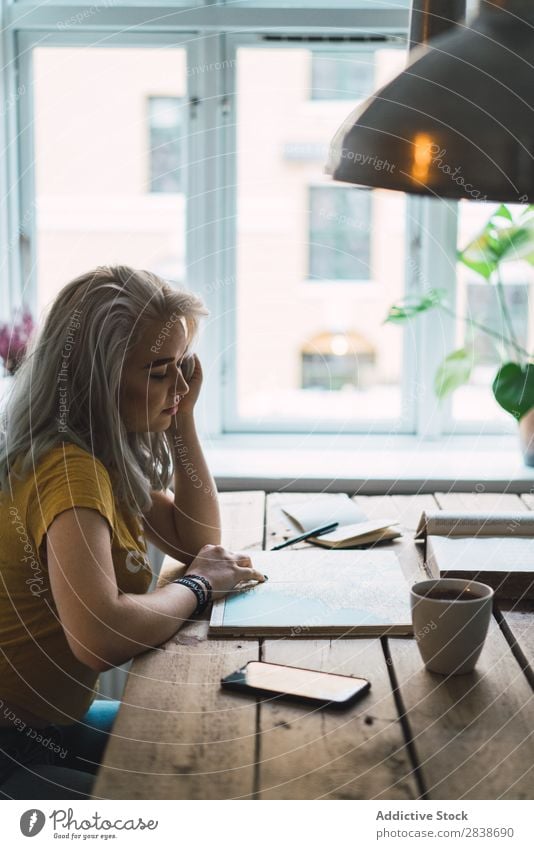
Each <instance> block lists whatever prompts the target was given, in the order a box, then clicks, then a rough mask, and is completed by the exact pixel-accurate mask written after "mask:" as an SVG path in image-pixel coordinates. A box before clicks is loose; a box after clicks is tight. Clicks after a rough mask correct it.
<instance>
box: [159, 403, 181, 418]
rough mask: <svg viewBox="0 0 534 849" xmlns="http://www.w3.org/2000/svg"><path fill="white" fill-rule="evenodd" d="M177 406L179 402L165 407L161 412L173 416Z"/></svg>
mask: <svg viewBox="0 0 534 849" xmlns="http://www.w3.org/2000/svg"><path fill="white" fill-rule="evenodd" d="M179 406H180V402H178V404H175V405H174V407H167V409H166V410H163V412H164V413H167V415H169V416H174V414H175V413H176V411H177V409H178V407H179Z"/></svg>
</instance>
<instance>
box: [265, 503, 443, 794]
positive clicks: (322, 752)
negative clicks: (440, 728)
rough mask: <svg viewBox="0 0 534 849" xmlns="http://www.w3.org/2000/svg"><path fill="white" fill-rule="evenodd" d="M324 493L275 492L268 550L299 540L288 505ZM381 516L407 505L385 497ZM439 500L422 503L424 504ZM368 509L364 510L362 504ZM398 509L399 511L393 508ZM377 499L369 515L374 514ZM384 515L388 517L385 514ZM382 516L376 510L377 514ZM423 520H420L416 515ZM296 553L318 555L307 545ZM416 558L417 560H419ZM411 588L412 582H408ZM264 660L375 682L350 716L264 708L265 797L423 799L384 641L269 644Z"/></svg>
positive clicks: (411, 570) (412, 569)
mask: <svg viewBox="0 0 534 849" xmlns="http://www.w3.org/2000/svg"><path fill="white" fill-rule="evenodd" d="M312 497H324V496H323V495H315V494H313V495H311V494H309V493H306V494H301V493H286V494H283V493H273V494H272V495H269V496H268V499H267V534H266V539H267V540H268V547H269V548H270V547H272V545H275V544H276V543H277V542H281V541H282V540H283V539H284V538H287V537H289V536H292V535H294V530H293V529H292V527H291V524H290V523H289V522H288V520H287V517H286V516H285V514H284V513H283V512H282V507H283V506H284V505H287V504H291V503H295V502H297V501H302V500H307V499H308V498H312ZM380 502H381V503H380V505H377V509H378V510H379V511H380V510H381V511H382V515H384V514H385V513H387V515H388V516H390V515H392V514H393V515H394V516H397V515H401V514H402V512H403V507H404V508H405V507H406V506H407V505H406V504H404V503H403V502H402V500H400V501H397V503H396V504H395V505H394V504H393V499H391V503H390V501H389V499H386V500H385V501H384V499H380ZM428 504H432V505H433V506H434V507H435V502H434V501H433V499H432V497H426V496H425V497H424V506H427V505H428ZM362 506H363V505H362ZM394 507H395V509H393V508H394ZM373 508H374V505H373V498H370V499H365V507H364V509H366V510H367V512H368V513H369V514H370V515H372V514H373ZM420 508H421V509H423V505H422V502H420V503H419V504H414V505H413V506H412V508H411V509H410V511H409V515H408V512H407V511H405V512H406V515H405V521H406V522H408V523H410V522H411V523H414V521H416V519H415V515H416V513H417V511H418V510H419V512H420ZM384 511H385V513H384ZM374 515H376V511H375V512H374ZM417 518H418V517H417ZM407 544H408V538H407V539H406V540H403V541H402V546H399V544H398V541H397V540H396V541H395V542H394V543H389V544H388V545H387V548H388V550H393V551H395V552H397V553H399V552H400V551H402V552H404V554H403V555H402V556H403V559H404V563H405V568H406V572H407V574H408V575H410V576H412V575H414V574H419V572H418V568H419V567H418V565H417V554H416V552H415V549H414V546H413V542H412V545H411V548H410V553H411V562H409V560H410V557H409V555H408V548H406V549H405V548H404V546H405V545H407ZM294 548H298V549H310V550H317V549H316V548H315V547H314V546H311V545H310V544H309V543H306V542H304V543H298V544H297V545H295V546H294ZM414 560H415V562H414ZM407 586H408V584H407ZM262 659H263V660H268V661H272V662H280V663H286V664H291V665H296V666H298V665H301V666H304V667H308V668H311V669H320V670H325V671H337V672H342V673H345V674H354V675H361V676H362V677H364V678H369V679H370V680H371V685H372V686H371V693H370V694H369V695H368V696H366V697H365V698H364V699H363V700H362V701H361V702H360V703H359V704H356V705H354V706H353V707H352V708H350V709H349V710H348V711H345V712H343V713H335V712H334V711H331V710H330V711H327V710H315V709H312V710H310V709H309V708H306V707H304V706H293V705H289V704H287V703H286V704H284V703H282V702H274V703H273V702H268V701H264V702H262V703H261V704H260V730H261V737H260V747H259V752H260V758H259V785H258V790H259V795H260V797H261V798H270V799H273V798H280V799H284V798H285V799H288V798H290V799H316V798H336V799H357V798H362V799H363V798H389V799H415V798H417V797H418V789H417V783H416V780H415V778H414V776H413V774H412V764H411V761H410V758H409V756H408V753H407V750H406V748H405V740H404V736H403V733H402V728H401V726H400V724H399V722H398V716H397V712H396V709H395V703H394V700H393V696H392V691H391V684H390V680H389V673H388V669H387V665H386V662H385V657H384V653H383V650H382V645H381V642H380V640H378V639H335V640H300V639H299V640H287V639H286V640H264V641H263V650H262Z"/></svg>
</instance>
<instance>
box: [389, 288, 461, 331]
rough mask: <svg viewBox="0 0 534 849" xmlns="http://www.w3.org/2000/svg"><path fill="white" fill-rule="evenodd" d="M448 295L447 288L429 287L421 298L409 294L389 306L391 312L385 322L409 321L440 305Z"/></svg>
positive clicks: (398, 322)
mask: <svg viewBox="0 0 534 849" xmlns="http://www.w3.org/2000/svg"><path fill="white" fill-rule="evenodd" d="M446 296H447V291H446V290H445V289H429V290H428V291H427V292H426V293H425V294H424V295H423V296H422V297H420V298H414V297H413V296H412V297H410V296H407V297H406V298H403V299H402V301H399V302H398V303H397V304H393V305H392V306H391V307H390V308H389V313H388V314H387V317H386V319H385V321H384V324H387V323H388V322H389V323H390V324H395V323H397V324H400V323H401V322H403V321H408V320H409V319H410V318H414V316H416V315H420V314H421V313H423V312H427V311H428V310H431V309H434V308H435V307H439V306H440V304H442V303H443V302H444V300H445V298H446Z"/></svg>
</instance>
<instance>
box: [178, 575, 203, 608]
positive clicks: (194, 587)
mask: <svg viewBox="0 0 534 849" xmlns="http://www.w3.org/2000/svg"><path fill="white" fill-rule="evenodd" d="M171 583H173V584H183V586H184V587H188V589H190V590H191V591H192V592H194V594H195V596H196V599H197V606H196V607H195V609H194V611H193V616H195V615H196V614H197V613H203V612H204V610H205V609H206V607H207V606H208V601H209V597H208V593H207V590H205V589H204V587H203V586H202V584H200V583H199V582H198V581H195V580H193V579H192V578H190V577H189V576H188V575H186V576H184V577H183V578H175V579H174V581H172V582H171Z"/></svg>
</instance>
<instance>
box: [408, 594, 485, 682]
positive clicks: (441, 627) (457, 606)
mask: <svg viewBox="0 0 534 849" xmlns="http://www.w3.org/2000/svg"><path fill="white" fill-rule="evenodd" d="M429 593H438V594H439V593H441V594H443V596H444V597H443V598H437V597H434V598H432V597H429ZM455 595H461V598H453V596H455ZM493 595H494V592H493V590H492V588H491V587H489V586H488V585H487V584H481V583H479V581H465V580H462V579H461V578H436V579H433V580H428V581H419V582H418V583H416V584H414V585H413V587H412V589H411V592H410V603H411V608H412V622H413V629H414V636H415V639H416V640H417V646H418V648H419V651H420V653H421V657H422V658H423V661H424V663H425V666H426V668H427V669H428V670H430V671H431V672H439V673H440V674H441V675H463V674H465V673H466V672H471V671H472V669H474V667H475V664H476V662H477V660H478V658H479V657H480V653H481V651H482V646H483V645H484V640H485V639H486V634H487V632H488V627H489V623H490V619H491V611H492V607H493Z"/></svg>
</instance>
